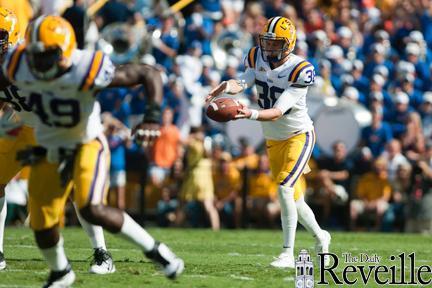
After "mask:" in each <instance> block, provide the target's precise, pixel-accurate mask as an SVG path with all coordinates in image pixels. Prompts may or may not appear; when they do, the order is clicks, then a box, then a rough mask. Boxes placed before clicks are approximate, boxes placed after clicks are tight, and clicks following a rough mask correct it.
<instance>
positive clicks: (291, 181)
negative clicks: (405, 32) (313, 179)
mask: <svg viewBox="0 0 432 288" xmlns="http://www.w3.org/2000/svg"><path fill="white" fill-rule="evenodd" d="M295 41H296V29H295V27H294V24H293V23H292V22H291V21H290V20H288V19H287V18H284V17H273V18H271V19H270V20H268V22H267V24H266V25H265V26H264V29H263V31H262V33H261V34H260V36H259V46H258V47H253V48H251V49H250V50H249V53H248V55H247V57H246V59H245V66H246V71H245V73H244V74H243V75H242V76H240V78H239V79H230V80H228V81H224V82H222V83H221V84H220V85H219V86H217V87H216V88H215V89H213V90H212V91H210V93H209V95H208V96H207V101H209V100H211V99H213V98H214V97H216V96H217V95H219V94H220V93H222V92H224V93H228V94H237V93H240V92H242V91H244V90H245V89H246V88H248V87H251V86H252V85H253V84H254V83H255V85H256V88H257V91H258V95H259V100H258V104H259V106H260V107H261V108H262V110H255V109H249V108H248V107H245V106H243V107H242V109H240V110H239V114H238V115H237V116H236V118H237V119H242V118H245V119H251V120H257V121H261V124H262V128H263V132H264V137H265V138H266V146H267V152H268V155H269V159H270V168H271V171H272V174H273V177H274V179H276V181H277V183H279V187H278V197H279V202H280V205H281V220H282V230H283V238H284V242H283V250H282V253H281V254H280V255H279V257H277V258H276V259H275V261H273V262H272V263H271V265H272V266H274V267H280V268H294V240H295V232H296V228H297V218H298V220H299V221H300V223H301V224H303V225H304V226H305V228H306V229H307V230H308V231H310V232H311V233H312V234H313V235H314V237H315V238H316V240H317V245H316V246H317V253H319V252H327V251H328V247H329V244H330V239H331V237H330V234H329V233H328V232H327V231H324V230H322V229H321V228H320V227H319V225H318V223H317V222H316V219H315V215H314V214H313V212H312V210H311V209H310V208H309V206H308V205H307V204H306V202H304V200H303V191H302V190H301V189H297V190H298V191H299V192H298V193H295V185H296V183H297V182H298V179H299V178H300V177H301V175H302V174H303V173H304V172H307V170H308V169H309V167H308V165H307V162H308V160H309V158H310V156H311V153H312V149H313V146H314V144H315V132H314V128H313V123H312V120H311V119H310V118H309V115H308V114H307V108H306V93H307V91H308V87H309V86H310V85H312V84H313V83H314V78H315V70H314V67H313V66H312V64H310V63H309V62H308V61H306V60H304V59H302V58H300V57H298V56H296V55H294V54H292V53H291V52H292V51H293V49H294V46H295ZM296 208H297V209H296ZM297 213H298V216H297ZM326 258H327V257H326ZM325 260H326V262H327V261H328V259H325ZM326 264H327V263H326Z"/></svg>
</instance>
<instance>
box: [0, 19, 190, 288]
mask: <svg viewBox="0 0 432 288" xmlns="http://www.w3.org/2000/svg"><path fill="white" fill-rule="evenodd" d="M2 69H3V74H4V75H5V76H6V78H7V80H8V81H10V82H11V83H13V84H14V85H15V86H17V87H18V88H19V89H20V90H21V91H22V92H23V95H29V96H28V97H26V98H27V99H26V100H27V101H26V104H27V105H28V106H29V107H30V109H31V111H33V112H34V113H35V114H36V115H37V116H38V121H37V124H36V127H35V134H36V140H37V143H38V145H40V146H41V147H38V148H34V149H32V151H30V154H31V157H29V159H30V160H32V171H31V174H30V179H29V210H30V215H31V216H30V226H31V228H32V229H33V230H34V233H35V238H36V243H37V245H38V247H39V248H40V250H41V252H42V255H43V256H44V258H45V260H46V261H47V262H48V265H49V267H50V269H51V273H50V276H49V278H48V281H47V283H46V284H45V286H44V287H69V286H70V285H72V283H73V282H74V280H75V274H74V272H73V271H72V268H71V266H70V264H69V261H68V260H67V258H66V254H65V251H64V248H63V240H62V237H61V235H60V233H59V231H58V222H59V217H60V215H61V213H62V211H63V210H64V205H65V202H66V199H67V197H68V193H67V192H65V189H64V187H65V186H66V185H67V184H68V183H72V185H73V191H74V192H73V195H72V196H71V197H72V199H73V200H74V202H75V203H76V205H77V206H78V208H79V211H80V213H81V215H82V217H83V218H84V219H85V220H86V221H88V222H89V223H92V224H94V225H100V226H102V227H103V228H105V229H107V230H108V231H110V232H112V233H115V234H119V235H121V236H123V237H124V238H126V240H128V241H129V242H131V243H133V244H135V245H136V246H137V247H139V248H140V249H142V251H143V252H144V253H145V255H146V256H147V257H148V258H150V259H151V260H152V261H153V262H154V263H156V264H158V265H160V266H161V268H162V270H163V272H164V274H165V275H166V276H167V277H169V278H175V277H176V276H177V275H179V274H180V273H181V272H182V271H183V268H184V263H183V261H182V260H181V259H180V258H178V257H176V256H175V255H174V253H172V252H171V250H170V249H169V248H168V247H167V246H166V245H165V244H162V243H159V242H157V241H155V240H154V239H153V237H152V236H151V235H149V234H148V233H147V231H146V230H144V229H143V228H142V227H141V226H140V225H138V224H137V223H136V222H135V221H134V220H133V219H132V218H131V217H130V216H129V215H128V214H126V213H125V212H123V211H121V210H119V209H117V208H111V207H108V206H105V202H106V193H107V190H108V186H109V184H108V179H109V177H108V175H109V166H110V163H109V161H110V153H109V147H108V146H107V142H106V139H105V136H104V134H103V127H102V124H101V119H100V107H99V104H98V103H97V101H96V99H95V93H96V92H97V91H99V90H100V89H103V88H106V87H117V86H134V85H138V84H144V87H145V88H146V92H147V93H146V95H147V97H148V99H147V100H148V102H147V111H146V114H145V117H144V120H143V124H142V128H145V127H147V128H150V129H151V128H157V127H158V123H159V121H160V105H159V104H160V102H161V100H162V81H161V77H160V74H159V72H157V71H156V69H154V68H153V67H151V66H148V65H144V64H128V65H123V66H120V67H117V68H116V67H114V66H113V64H112V63H111V61H110V60H109V58H108V57H107V56H105V55H104V54H103V53H102V52H101V51H96V52H91V51H87V50H79V49H76V40H75V34H74V31H73V28H72V27H71V25H70V24H69V23H68V22H67V21H66V20H65V19H63V18H61V17H58V16H41V17H39V18H37V19H36V20H35V21H34V22H32V24H31V25H29V27H28V29H27V32H26V39H25V42H24V43H22V44H20V45H18V46H17V47H15V48H14V49H13V50H12V51H10V52H9V53H8V56H7V57H6V59H5V61H4V63H3V65H2ZM146 131H148V130H146ZM145 134H146V133H144V135H145ZM147 134H149V135H151V134H152V133H147ZM153 134H155V133H153ZM144 140H145V141H147V142H149V141H148V139H144ZM24 158H25V157H24ZM35 158H39V161H35ZM66 191H67V190H66Z"/></svg>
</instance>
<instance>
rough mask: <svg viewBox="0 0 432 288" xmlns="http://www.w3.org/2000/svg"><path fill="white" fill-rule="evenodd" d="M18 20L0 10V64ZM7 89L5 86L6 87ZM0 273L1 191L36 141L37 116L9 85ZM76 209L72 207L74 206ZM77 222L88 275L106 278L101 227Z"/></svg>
mask: <svg viewBox="0 0 432 288" xmlns="http://www.w3.org/2000/svg"><path fill="white" fill-rule="evenodd" d="M18 29H19V25H18V20H17V18H16V17H15V15H14V14H13V13H12V12H10V11H9V10H7V9H5V8H3V7H0V47H1V48H0V49H1V50H0V58H1V59H0V61H2V59H3V57H4V56H5V55H6V53H7V51H8V49H9V47H13V46H15V45H16V44H17V42H19V38H20V31H19V30H18ZM6 85H7V83H6ZM0 106H3V107H2V108H1V109H0V111H2V113H3V115H2V116H1V118H0V270H2V269H5V268H6V260H5V258H4V254H3V251H4V250H3V238H4V225H5V220H6V213H7V212H6V210H7V209H6V207H7V205H6V197H5V189H6V185H7V184H8V183H9V181H10V180H11V179H12V178H13V177H14V176H15V175H16V174H17V173H19V172H20V171H21V170H23V171H25V172H23V174H26V175H27V174H28V171H26V170H29V168H28V167H26V168H24V169H22V167H21V165H20V163H19V162H18V161H17V160H16V153H17V152H18V151H20V150H23V149H25V148H27V147H28V146H34V145H35V144H36V142H35V141H36V140H35V137H34V132H33V128H32V126H33V124H34V123H36V121H37V119H36V118H37V116H36V115H35V114H34V113H32V112H31V111H30V110H31V109H30V108H29V107H28V105H27V104H26V103H25V98H24V97H22V95H21V96H20V91H19V90H18V88H17V87H15V86H13V85H10V86H7V87H4V89H3V90H2V91H0ZM75 207H76V206H75ZM75 210H76V211H77V215H78V219H79V220H80V223H81V225H82V227H83V228H84V231H85V232H86V233H87V235H88V236H89V238H90V242H91V244H92V246H93V249H94V252H93V260H92V263H91V265H90V272H91V273H96V274H107V273H113V272H114V271H115V266H114V264H113V261H112V257H111V255H110V254H109V253H108V252H107V248H106V245H105V238H104V234H103V230H102V227H100V226H94V225H91V224H89V223H87V222H86V221H85V220H83V219H82V217H81V216H80V215H79V211H78V209H77V208H76V209H75Z"/></svg>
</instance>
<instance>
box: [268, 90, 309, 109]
mask: <svg viewBox="0 0 432 288" xmlns="http://www.w3.org/2000/svg"><path fill="white" fill-rule="evenodd" d="M306 93H307V89H306V88H295V87H292V86H291V87H289V88H288V89H285V91H284V92H282V94H281V95H280V96H279V98H278V99H277V101H276V103H275V104H274V105H273V108H278V109H279V110H280V111H281V112H282V114H284V113H285V112H286V111H288V110H289V109H291V108H292V107H293V106H294V105H295V104H296V103H297V102H298V101H299V99H300V98H301V97H303V96H305V95H306Z"/></svg>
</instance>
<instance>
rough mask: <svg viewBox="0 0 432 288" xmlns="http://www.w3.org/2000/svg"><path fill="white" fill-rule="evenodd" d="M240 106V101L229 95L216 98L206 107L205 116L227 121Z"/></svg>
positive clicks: (232, 117)
mask: <svg viewBox="0 0 432 288" xmlns="http://www.w3.org/2000/svg"><path fill="white" fill-rule="evenodd" d="M240 108H241V105H240V103H239V102H238V101H237V100H235V99H233V98H229V97H222V98H217V99H216V100H213V101H212V102H210V104H209V105H208V107H207V111H206V114H207V116H208V117H209V118H210V119H212V120H214V121H217V122H228V121H230V120H233V119H234V117H235V116H236V115H237V114H238V113H237V110H238V109H240Z"/></svg>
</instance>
